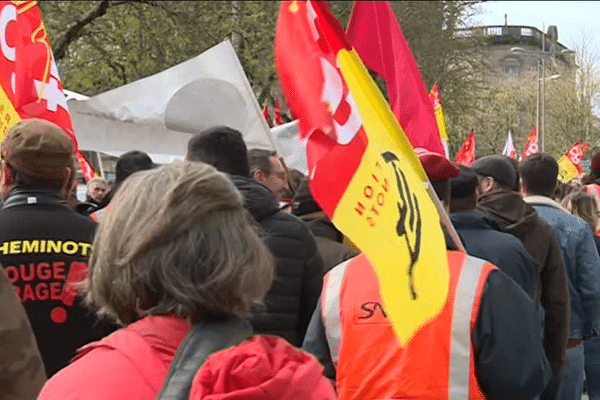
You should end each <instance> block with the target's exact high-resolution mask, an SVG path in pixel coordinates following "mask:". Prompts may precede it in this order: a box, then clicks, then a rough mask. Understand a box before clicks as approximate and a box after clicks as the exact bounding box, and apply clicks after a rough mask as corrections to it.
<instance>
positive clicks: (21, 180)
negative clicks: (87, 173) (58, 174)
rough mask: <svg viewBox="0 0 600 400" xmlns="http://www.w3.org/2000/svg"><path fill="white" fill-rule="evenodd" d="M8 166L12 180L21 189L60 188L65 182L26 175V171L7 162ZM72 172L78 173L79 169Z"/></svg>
mask: <svg viewBox="0 0 600 400" xmlns="http://www.w3.org/2000/svg"><path fill="white" fill-rule="evenodd" d="M6 165H7V166H8V171H9V173H10V176H11V178H12V180H13V181H14V182H15V187H16V188H19V189H42V188H43V189H53V190H60V189H61V188H62V187H63V184H64V178H63V179H50V180H45V179H37V178H32V177H30V176H27V175H25V174H24V173H22V172H20V171H17V170H16V169H14V168H13V167H12V166H11V165H10V164H8V163H7V164H6ZM71 173H72V174H76V173H77V171H72V172H71Z"/></svg>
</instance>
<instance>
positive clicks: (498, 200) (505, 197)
mask: <svg viewBox="0 0 600 400" xmlns="http://www.w3.org/2000/svg"><path fill="white" fill-rule="evenodd" d="M477 209H478V210H479V211H481V212H483V213H484V214H485V216H486V218H487V219H491V220H492V221H495V222H496V223H497V224H498V226H499V227H500V229H501V230H503V231H506V232H510V233H512V234H514V235H516V236H518V237H522V236H523V235H525V234H526V233H527V232H528V231H529V230H530V229H531V226H532V224H535V223H536V222H535V221H536V220H537V218H538V215H537V213H536V211H535V209H534V208H533V207H532V206H531V205H529V204H527V203H526V202H525V201H524V200H523V198H522V197H521V195H520V194H518V193H516V192H513V191H509V190H493V191H491V192H488V193H485V194H483V195H482V196H481V197H479V200H478V201H477Z"/></svg>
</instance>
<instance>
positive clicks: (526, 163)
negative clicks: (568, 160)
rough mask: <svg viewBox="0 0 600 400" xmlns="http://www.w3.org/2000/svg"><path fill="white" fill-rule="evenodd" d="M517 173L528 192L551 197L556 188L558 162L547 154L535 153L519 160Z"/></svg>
mask: <svg viewBox="0 0 600 400" xmlns="http://www.w3.org/2000/svg"><path fill="white" fill-rule="evenodd" d="M519 174H521V179H522V180H523V184H524V185H525V189H526V190H527V192H528V193H529V194H532V195H540V196H546V197H551V196H552V194H553V193H554V189H556V183H557V178H558V163H557V162H556V160H555V159H554V157H552V156H550V155H548V154H543V153H536V154H533V155H531V156H529V157H527V158H526V159H524V160H523V161H521V163H520V164H519Z"/></svg>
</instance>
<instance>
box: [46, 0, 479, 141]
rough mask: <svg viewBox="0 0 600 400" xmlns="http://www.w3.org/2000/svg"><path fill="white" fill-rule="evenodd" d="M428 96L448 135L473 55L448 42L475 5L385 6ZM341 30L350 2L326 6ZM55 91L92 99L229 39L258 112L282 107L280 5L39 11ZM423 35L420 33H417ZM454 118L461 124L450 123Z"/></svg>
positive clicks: (112, 4)
mask: <svg viewBox="0 0 600 400" xmlns="http://www.w3.org/2000/svg"><path fill="white" fill-rule="evenodd" d="M391 3H392V7H393V9H394V12H395V14H396V16H397V18H398V20H399V22H400V24H401V26H402V29H403V32H404V34H405V36H406V38H407V40H408V42H409V45H410V46H411V49H412V52H413V54H414V56H415V58H416V60H417V63H418V65H419V67H420V69H421V72H422V75H423V78H424V81H425V84H426V87H427V88H428V89H429V88H431V86H432V85H433V82H434V81H438V82H439V85H440V90H441V92H442V96H443V98H444V100H443V101H444V108H445V110H446V113H447V116H448V119H449V121H450V123H449V125H450V128H451V129H450V130H452V127H453V126H454V123H453V121H454V120H455V119H457V118H454V117H453V115H454V114H462V113H464V112H465V110H466V107H468V104H469V103H470V102H471V98H472V93H475V92H476V91H475V90H474V87H475V86H473V85H472V84H471V82H472V76H471V74H472V71H471V70H470V68H465V66H473V65H475V64H476V63H477V61H476V58H475V57H474V52H473V51H472V46H470V45H469V44H464V42H459V41H457V40H456V38H455V37H454V36H455V35H454V32H455V30H456V29H457V28H460V27H461V26H465V25H466V24H468V20H469V18H470V17H471V16H472V15H473V13H474V12H475V8H474V6H475V5H476V3H477V1H439V2H419V1H409V2H391ZM329 6H330V8H331V10H332V13H333V14H334V15H335V16H336V18H338V20H339V21H340V23H341V24H342V25H343V26H346V25H347V22H348V20H349V18H350V13H351V10H352V2H348V1H330V2H329ZM40 7H41V10H42V15H43V17H44V21H45V25H46V28H47V31H48V35H49V38H50V43H51V44H52V46H53V51H54V54H55V58H56V60H57V64H58V68H59V71H60V73H61V77H62V82H63V86H64V87H66V88H68V89H70V90H74V91H77V92H81V93H84V94H87V95H94V94H97V93H100V92H103V91H106V90H109V89H112V88H115V87H117V86H120V85H123V84H126V83H129V82H132V81H134V80H137V79H140V78H143V77H145V76H149V75H151V74H154V73H157V72H160V71H162V70H164V69H166V68H169V67H171V66H173V65H175V64H178V63H180V62H183V61H185V60H187V59H189V58H191V57H194V56H196V55H198V54H200V53H201V52H203V51H204V50H206V49H208V48H210V47H212V46H214V45H215V44H217V43H219V42H221V41H222V40H224V39H225V38H231V39H232V41H233V42H234V45H235V46H236V49H237V52H238V56H239V58H240V61H241V63H242V66H243V67H244V70H245V72H246V74H247V75H248V78H249V80H250V83H251V84H252V87H253V88H254V89H255V91H256V93H257V97H258V99H259V103H261V104H263V105H264V104H265V103H271V104H272V103H273V101H274V99H275V98H281V93H280V89H279V86H278V83H277V78H276V74H275V68H274V65H273V46H274V35H275V27H276V23H277V16H278V10H279V2H274V1H270V2H257V1H235V2H229V1H190V2H188V1H139V0H138V1H108V0H102V1H93V2H88V1H52V2H40ZM424 26H425V27H427V29H423V27H424ZM458 119H460V118H458Z"/></svg>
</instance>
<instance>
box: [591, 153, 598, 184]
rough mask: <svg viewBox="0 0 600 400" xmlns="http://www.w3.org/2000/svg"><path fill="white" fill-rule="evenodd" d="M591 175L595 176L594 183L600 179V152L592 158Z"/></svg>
mask: <svg viewBox="0 0 600 400" xmlns="http://www.w3.org/2000/svg"><path fill="white" fill-rule="evenodd" d="M590 175H593V179H592V181H594V180H596V179H599V178H600V151H599V152H597V153H596V154H594V155H593V157H592V162H591V166H590Z"/></svg>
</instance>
